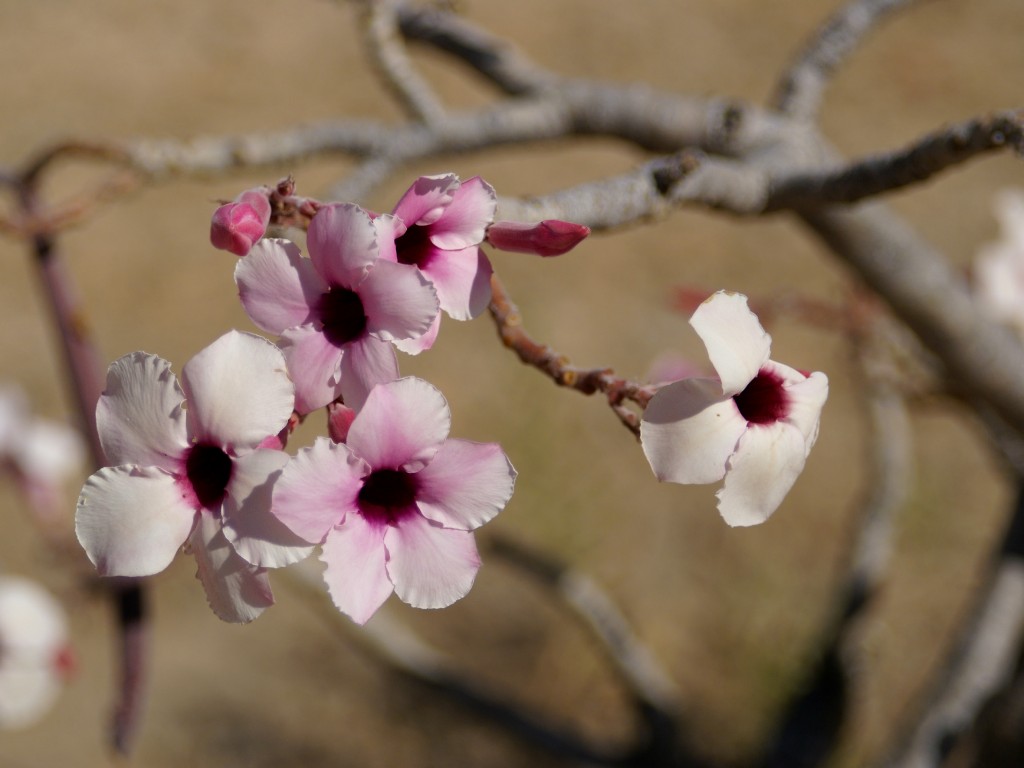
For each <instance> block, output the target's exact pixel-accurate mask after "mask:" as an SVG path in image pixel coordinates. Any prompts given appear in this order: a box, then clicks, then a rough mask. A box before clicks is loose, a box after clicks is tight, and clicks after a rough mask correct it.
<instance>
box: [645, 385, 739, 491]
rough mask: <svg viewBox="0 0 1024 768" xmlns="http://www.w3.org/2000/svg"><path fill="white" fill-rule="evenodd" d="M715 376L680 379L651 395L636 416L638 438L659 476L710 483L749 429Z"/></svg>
mask: <svg viewBox="0 0 1024 768" xmlns="http://www.w3.org/2000/svg"><path fill="white" fill-rule="evenodd" d="M719 390H720V385H719V383H718V380H717V379H684V380H683V381H677V382H674V383H672V384H668V385H666V386H664V387H662V388H661V389H659V390H658V392H657V393H656V394H655V395H654V397H653V398H651V401H650V403H648V404H647V409H646V410H645V411H644V415H643V419H642V421H641V422H640V444H641V446H643V449H644V455H645V456H646V457H647V461H648V462H649V463H650V465H651V469H652V470H654V474H655V475H656V476H657V478H658V479H659V480H663V481H668V482H670V483H713V482H715V481H716V480H721V479H722V477H723V476H724V475H725V468H726V462H727V461H728V460H729V457H730V456H731V455H732V453H733V451H735V450H736V443H737V441H739V439H740V436H741V435H742V434H743V432H744V431H745V430H746V429H747V421H746V419H744V418H743V416H741V415H740V412H739V409H738V408H737V407H736V404H735V403H734V402H733V400H732V398H731V397H724V396H723V395H721V394H720V392H719Z"/></svg>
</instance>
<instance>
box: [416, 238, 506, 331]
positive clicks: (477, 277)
mask: <svg viewBox="0 0 1024 768" xmlns="http://www.w3.org/2000/svg"><path fill="white" fill-rule="evenodd" d="M420 268H421V269H422V270H423V272H424V274H426V276H427V279H428V280H430V282H431V283H433V284H434V290H436V291H437V298H438V301H439V303H440V304H441V309H443V310H444V311H445V312H447V313H448V314H449V315H450V316H451V317H453V318H454V319H456V320H471V319H473V318H474V317H476V316H477V315H479V314H480V313H481V312H483V311H484V310H485V309H487V305H488V303H490V301H491V275H492V274H493V273H494V268H493V267H491V262H490V260H489V259H488V258H487V256H486V254H485V253H484V252H483V249H482V248H480V247H478V246H475V245H474V246H470V247H469V248H463V249H462V250H457V251H434V252H433V254H432V255H431V257H430V258H429V259H427V260H426V261H425V262H424V263H423V264H421V265H420Z"/></svg>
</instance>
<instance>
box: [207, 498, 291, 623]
mask: <svg viewBox="0 0 1024 768" xmlns="http://www.w3.org/2000/svg"><path fill="white" fill-rule="evenodd" d="M189 548H190V549H191V550H192V554H193V555H195V558H196V565H197V566H198V567H197V569H196V577H197V578H198V579H199V581H200V582H202V585H203V589H204V590H205V592H206V600H207V602H208V603H209V604H210V608H212V609H213V612H214V613H215V614H217V616H218V617H219V618H220V619H222V620H224V621H229V622H232V623H234V624H245V623H248V622H250V621H252V620H253V619H255V618H256V617H257V616H259V615H260V614H261V613H263V611H264V610H265V609H267V608H269V607H270V606H271V605H273V604H274V595H273V594H272V593H271V591H270V580H269V579H268V578H267V573H266V571H265V570H264V569H263V568H257V567H256V566H254V565H252V564H250V563H247V562H246V561H245V560H243V559H242V558H241V557H240V556H239V555H238V553H237V552H235V550H234V548H233V547H232V546H231V544H230V543H229V542H228V540H227V538H225V536H224V532H223V531H222V530H221V524H220V520H218V519H217V518H216V517H214V516H213V515H210V514H207V513H203V514H200V515H199V522H198V524H197V525H196V529H195V530H194V531H193V532H192V535H191V536H190V537H189Z"/></svg>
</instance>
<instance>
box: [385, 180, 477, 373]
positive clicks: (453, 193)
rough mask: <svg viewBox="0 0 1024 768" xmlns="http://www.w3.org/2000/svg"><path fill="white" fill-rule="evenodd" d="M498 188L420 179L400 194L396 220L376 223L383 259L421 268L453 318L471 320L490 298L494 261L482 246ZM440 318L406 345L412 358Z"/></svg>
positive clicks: (402, 345) (432, 335) (400, 345)
mask: <svg viewBox="0 0 1024 768" xmlns="http://www.w3.org/2000/svg"><path fill="white" fill-rule="evenodd" d="M496 207H497V197H496V196H495V194H494V188H493V187H491V185H490V184H488V183H487V182H486V181H484V180H483V179H481V178H480V177H479V176H474V177H473V178H471V179H468V180H466V181H464V182H460V181H459V177H458V176H456V175H455V174H452V173H448V174H444V175H441V176H421V177H420V178H419V179H417V180H416V181H415V182H414V183H413V185H412V186H411V187H409V189H408V190H407V191H406V193H405V194H404V195H402V199H401V200H399V201H398V204H397V205H396V206H395V209H394V211H393V216H389V217H379V218H378V219H377V220H376V223H377V227H378V229H379V230H380V232H381V254H380V255H381V258H384V259H388V260H389V261H394V262H398V263H399V264H409V265H412V266H415V267H418V268H419V269H420V270H421V271H422V272H423V274H425V275H426V276H427V279H428V280H430V282H431V283H432V284H433V285H434V289H435V290H436V291H437V298H438V301H439V302H440V305H441V309H443V310H444V311H445V312H446V313H447V314H448V316H449V317H451V318H453V319H455V320H469V319H471V318H474V317H476V316H477V315H479V314H480V313H481V312H483V311H484V310H485V309H486V308H487V304H488V302H490V300H491V273H492V272H493V271H494V270H493V269H492V268H491V262H490V261H488V259H487V256H486V255H484V252H483V250H482V249H481V248H480V244H481V243H482V242H483V241H484V235H485V233H486V231H487V227H488V226H489V225H490V223H491V222H492V221H493V220H494V211H495V208H496ZM440 322H441V318H440V317H437V318H436V319H435V320H434V324H433V326H432V327H431V328H430V330H429V331H428V332H427V333H426V334H424V335H423V336H421V337H418V338H415V339H410V340H408V341H402V342H399V343H398V344H397V346H398V348H399V349H401V350H402V351H403V352H408V353H409V354H416V353H418V352H421V351H423V350H424V349H429V348H430V347H431V346H432V345H433V343H434V340H435V339H436V338H437V331H438V328H439V325H440Z"/></svg>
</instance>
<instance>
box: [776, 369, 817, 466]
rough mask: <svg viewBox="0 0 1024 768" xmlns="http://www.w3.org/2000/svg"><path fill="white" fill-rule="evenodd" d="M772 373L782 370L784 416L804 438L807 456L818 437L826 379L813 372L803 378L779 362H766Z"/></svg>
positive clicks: (798, 372)
mask: <svg viewBox="0 0 1024 768" xmlns="http://www.w3.org/2000/svg"><path fill="white" fill-rule="evenodd" d="M768 365H769V366H773V367H774V370H776V371H778V370H780V369H784V370H785V371H786V375H785V376H784V378H783V382H784V384H783V391H784V392H785V393H786V399H787V401H788V402H787V406H786V411H787V412H786V416H785V418H784V419H783V420H784V421H786V422H789V423H790V424H792V425H793V426H795V427H796V428H797V429H799V430H800V433H801V434H802V435H803V436H804V440H805V441H806V443H807V451H806V452H807V453H810V450H811V448H812V447H813V446H814V442H815V440H817V438H818V423H819V422H820V421H821V409H822V408H823V407H824V406H825V401H826V400H827V399H828V377H827V376H826V375H825V374H824V373H820V372H814V373H812V374H811V375H810V376H804V375H803V374H802V373H800V371H797V370H794V369H792V368H787V367H786V366H784V365H781V364H780V363H773V362H771V361H769V362H768Z"/></svg>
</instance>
